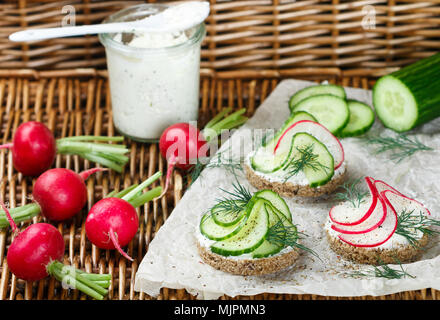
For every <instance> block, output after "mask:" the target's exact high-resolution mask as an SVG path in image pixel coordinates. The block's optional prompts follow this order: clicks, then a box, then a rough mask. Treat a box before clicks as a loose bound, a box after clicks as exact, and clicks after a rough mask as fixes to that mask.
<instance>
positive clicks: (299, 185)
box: [244, 111, 346, 197]
mask: <svg viewBox="0 0 440 320" xmlns="http://www.w3.org/2000/svg"><path fill="white" fill-rule="evenodd" d="M244 167H245V172H246V177H247V179H248V180H249V182H250V183H251V184H252V185H253V186H254V187H256V188H257V189H272V190H274V191H276V192H277V193H279V194H280V195H283V196H287V197H293V196H304V197H317V196H321V195H324V194H329V193H331V192H333V191H334V190H335V189H336V188H337V187H338V186H339V185H340V184H341V183H342V182H343V181H344V176H345V172H346V166H345V162H344V149H343V147H342V144H341V143H340V141H339V140H338V139H337V138H336V137H335V136H334V135H333V134H332V133H331V132H330V131H329V130H328V129H326V128H325V127H324V126H323V125H321V124H319V123H317V122H316V119H315V118H314V117H313V116H312V115H310V114H309V113H307V112H304V111H300V112H296V113H294V114H292V115H291V116H290V117H289V119H288V120H287V121H286V122H285V123H284V125H283V126H282V127H281V129H280V130H279V131H278V132H277V133H276V134H275V136H274V137H273V138H272V139H270V140H269V141H265V142H263V143H262V145H261V146H260V147H259V148H257V150H255V151H253V152H251V153H250V154H249V155H248V156H247V158H246V160H245V163H244Z"/></svg>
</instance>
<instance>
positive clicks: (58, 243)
mask: <svg viewBox="0 0 440 320" xmlns="http://www.w3.org/2000/svg"><path fill="white" fill-rule="evenodd" d="M63 254H64V239H63V236H62V235H61V233H60V232H59V231H58V230H57V228H55V227H54V226H52V225H51V224H48V223H36V224H31V225H30V226H29V227H27V228H26V230H24V231H23V232H21V233H19V235H18V236H17V237H15V238H14V241H13V242H12V244H11V245H10V246H9V249H8V255H7V261H8V268H9V269H10V270H11V272H12V273H13V274H15V276H16V277H18V278H20V279H23V280H28V281H36V280H40V279H43V278H45V277H47V276H48V273H47V269H46V266H47V265H48V264H49V263H50V262H52V261H53V260H61V258H62V257H63Z"/></svg>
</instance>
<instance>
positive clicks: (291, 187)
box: [244, 163, 347, 197]
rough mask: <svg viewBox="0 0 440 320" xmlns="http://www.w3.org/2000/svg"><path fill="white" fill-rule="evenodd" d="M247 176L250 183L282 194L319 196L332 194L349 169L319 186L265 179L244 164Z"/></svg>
mask: <svg viewBox="0 0 440 320" xmlns="http://www.w3.org/2000/svg"><path fill="white" fill-rule="evenodd" d="M244 169H245V173H246V178H247V179H248V181H249V183H250V184H251V185H253V186H254V187H255V188H257V189H259V190H262V189H271V190H273V191H275V192H276V193H278V194H279V195H281V196H285V197H295V196H300V197H319V196H322V195H326V194H331V193H332V192H333V191H335V190H336V189H337V188H338V187H339V186H340V185H341V184H342V183H343V182H344V180H345V175H346V172H347V170H346V169H345V168H344V172H342V174H340V175H338V176H335V177H333V178H332V179H331V180H330V181H329V182H328V183H327V184H325V185H323V186H319V187H317V188H311V187H310V186H304V185H295V184H293V183H290V182H272V181H268V180H266V179H264V178H263V177H262V176H260V175H258V174H256V173H255V171H254V170H253V169H252V168H251V167H249V166H248V165H247V164H246V163H245V164H244Z"/></svg>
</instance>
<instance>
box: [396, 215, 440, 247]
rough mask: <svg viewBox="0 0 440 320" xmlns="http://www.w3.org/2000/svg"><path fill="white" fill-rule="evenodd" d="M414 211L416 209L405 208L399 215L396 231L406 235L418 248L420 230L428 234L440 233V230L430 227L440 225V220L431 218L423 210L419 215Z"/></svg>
mask: <svg viewBox="0 0 440 320" xmlns="http://www.w3.org/2000/svg"><path fill="white" fill-rule="evenodd" d="M413 213H414V210H411V211H407V210H406V209H405V210H403V211H402V212H401V213H400V214H399V215H398V216H397V228H396V233H397V234H399V235H401V236H403V237H405V238H406V239H407V240H408V242H409V243H410V245H411V246H413V247H414V248H418V247H419V240H420V237H418V234H419V232H421V233H422V234H423V235H425V234H426V235H428V236H432V235H434V234H440V231H437V230H433V229H431V228H430V227H433V226H440V221H439V220H435V219H432V218H429V217H427V216H425V215H424V214H423V213H422V212H419V214H418V215H414V214H413Z"/></svg>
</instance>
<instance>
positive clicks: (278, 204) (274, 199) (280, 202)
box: [254, 190, 292, 221]
mask: <svg viewBox="0 0 440 320" xmlns="http://www.w3.org/2000/svg"><path fill="white" fill-rule="evenodd" d="M254 196H255V197H258V198H261V199H266V200H267V201H269V202H270V203H271V204H272V206H274V207H275V208H276V209H277V210H278V211H279V212H280V213H281V214H282V215H283V216H284V217H286V219H288V220H289V221H292V213H291V212H290V209H289V206H288V205H287V203H286V201H284V199H283V198H281V197H280V196H279V195H278V193H276V192H274V191H272V190H261V191H258V192H256V193H255V195H254Z"/></svg>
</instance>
